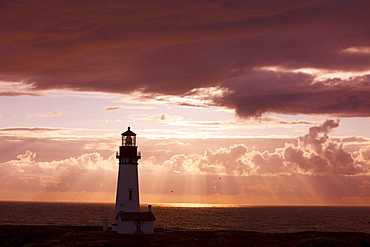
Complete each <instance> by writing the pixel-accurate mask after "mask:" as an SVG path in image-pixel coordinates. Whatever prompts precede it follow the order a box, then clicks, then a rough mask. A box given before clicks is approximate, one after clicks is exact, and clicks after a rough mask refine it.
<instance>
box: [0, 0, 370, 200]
mask: <svg viewBox="0 0 370 247" xmlns="http://www.w3.org/2000/svg"><path fill="white" fill-rule="evenodd" d="M369 8H370V2H369V1H368V0H352V1H347V0H307V1H306V0H302V1H289V0H261V1H252V0H246V1H237V0H234V1H229V0H227V1H226V0H219V1H213V0H212V1H164V0H159V1H118V0H117V1H114V0H107V1H97V0H96V1H91V0H81V1H63V0H61V1H48V0H47V1H46V0H41V1H40V0H37V1H32V0H27V1H22V0H19V1H11V0H4V1H0V16H1V18H0V32H1V35H0V154H1V155H0V198H1V199H0V200H11V201H65V202H106V203H114V201H115V191H116V183H117V171H118V164H117V160H116V157H115V153H116V151H117V150H118V148H119V145H120V140H121V133H122V132H124V131H126V130H127V127H129V126H130V127H131V130H132V131H134V132H135V133H136V134H137V142H138V147H139V150H140V151H141V156H142V158H141V160H140V162H139V166H138V169H139V182H140V193H141V194H140V199H141V202H142V203H190V204H191V203H208V204H246V205H356V206H357V205H358V206H361V205H367V206H369V205H370V177H369V175H370V128H369V126H370V122H369V120H370V25H369V21H370V12H369V11H368V10H369Z"/></svg>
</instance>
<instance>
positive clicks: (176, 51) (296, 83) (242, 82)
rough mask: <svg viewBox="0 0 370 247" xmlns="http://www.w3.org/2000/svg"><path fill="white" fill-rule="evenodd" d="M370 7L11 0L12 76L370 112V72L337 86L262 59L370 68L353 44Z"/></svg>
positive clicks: (4, 38)
mask: <svg viewBox="0 0 370 247" xmlns="http://www.w3.org/2000/svg"><path fill="white" fill-rule="evenodd" d="M369 7H370V2H369V1H366V0H363V1H361V0H355V1H340V0H336V1H319V0H318V1H299V2H291V1H243V2H239V1H217V2H216V1H210V2H207V1H184V2H173V1H155V2H141V1H135V2H133V3H127V2H122V1H104V2H101V1H78V2H75V1H57V2H55V1H2V2H1V3H0V14H1V20H0V30H1V33H2V35H1V37H0V43H1V46H0V54H1V58H0V80H3V81H11V82H12V81H14V82H24V83H27V84H30V85H32V87H33V89H35V90H49V89H71V90H81V91H102V92H116V93H130V92H133V91H143V92H145V93H150V94H154V95H156V94H170V95H185V94H187V93H188V92H189V91H191V90H192V89H194V88H202V87H215V86H222V87H224V88H226V89H227V90H228V94H226V95H224V97H222V98H216V99H214V100H215V103H216V104H219V105H224V106H227V107H229V108H233V109H236V112H237V113H238V114H239V115H241V116H246V117H250V116H260V115H261V114H263V113H265V112H278V113H287V114H296V113H304V114H331V113H332V114H337V115H344V116H346V115H348V116H368V115H369V113H370V107H369V100H368V99H369V98H370V97H369V96H370V95H369V78H368V77H366V76H364V77H359V78H353V79H350V80H348V83H347V84H345V83H343V81H341V82H340V83H337V84H336V85H332V84H331V83H332V81H327V82H321V83H319V82H316V83H313V82H314V78H313V77H311V76H309V75H307V74H303V73H298V74H297V73H283V72H275V73H270V72H266V71H256V70H255V69H256V68H261V67H268V66H280V67H284V68H289V69H298V68H307V67H311V68H316V69H331V70H338V71H355V70H356V71H366V70H369V68H370V59H369V53H361V52H343V51H344V50H346V49H348V48H351V47H368V44H369V43H370V28H369V24H368V22H369V19H370V14H369V11H368V9H369ZM347 51H348V50H347ZM360 81H361V83H362V84H361V83H360ZM344 84H345V85H344ZM359 84H361V85H360V86H359ZM308 106H309V107H308Z"/></svg>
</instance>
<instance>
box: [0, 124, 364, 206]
mask: <svg viewBox="0 0 370 247" xmlns="http://www.w3.org/2000/svg"><path fill="white" fill-rule="evenodd" d="M339 124H340V122H339V121H338V120H331V119H328V120H326V121H324V122H323V123H320V124H317V125H315V126H312V127H311V128H309V129H308V131H307V134H305V135H302V136H300V137H297V138H296V139H285V140H278V142H276V143H275V144H274V146H275V147H274V148H271V147H270V148H269V149H267V147H268V146H266V144H265V146H263V147H264V148H261V147H260V150H258V149H256V148H255V147H253V145H257V144H258V138H256V139H253V140H250V141H249V142H245V143H246V144H242V143H239V144H235V143H236V142H237V141H239V142H242V141H244V140H242V139H233V140H225V141H224V142H223V144H224V147H220V146H219V143H217V144H215V143H214V140H203V141H202V140H192V139H184V140H183V141H180V140H177V139H160V140H150V139H145V138H144V139H143V140H140V148H141V150H142V151H143V158H142V160H140V165H139V172H140V189H141V191H142V193H143V194H144V195H145V194H163V195H172V194H173V193H171V192H170V190H173V191H175V193H176V195H179V196H184V195H188V194H190V195H201V196H204V195H212V196H222V195H228V196H237V197H238V198H240V201H239V202H241V203H247V201H249V203H251V201H253V202H254V203H258V200H265V199H266V198H270V199H269V200H268V202H269V203H284V202H285V203H295V204H297V203H298V204H299V203H301V204H307V203H308V204H320V203H329V204H341V203H342V204H343V203H345V200H350V199H351V198H354V197H356V198H366V197H369V193H368V184H369V178H368V174H369V172H370V146H368V145H367V146H362V147H361V148H359V149H358V150H357V151H355V152H349V151H346V150H345V148H344V147H343V143H342V142H341V139H340V138H330V133H332V132H333V131H335V129H336V128H338V126H339ZM51 139H52V140H51ZM51 139H48V138H44V139H41V138H39V139H34V138H33V139H32V140H28V139H25V140H23V139H21V138H20V140H18V143H15V145H16V146H19V145H20V143H19V141H22V142H21V145H22V146H24V147H27V148H34V149H35V150H38V151H37V154H36V152H35V151H32V150H31V149H26V150H25V151H24V152H23V153H17V154H16V155H15V156H14V158H11V159H8V160H5V161H2V162H1V163H0V192H1V190H7V191H24V192H43V193H49V192H58V193H71V192H86V193H98V192H99V193H114V191H115V189H116V179H117V169H118V167H117V160H116V157H115V154H114V153H112V152H111V150H110V151H109V155H102V150H98V151H99V152H94V151H91V152H90V150H88V151H86V149H83V148H82V147H83V146H84V145H86V144H88V143H90V144H91V143H93V142H92V139H90V140H84V141H82V140H81V141H77V140H59V141H56V140H54V138H51ZM109 139H111V138H109ZM352 139H356V138H351V140H352ZM357 139H359V138H357ZM1 140H2V143H6V144H8V141H9V140H8V139H6V138H5V139H4V138H3V139H1ZM13 140H14V139H13ZM103 140H104V139H100V140H98V141H97V142H96V144H98V143H102V144H104V142H103ZM65 141H67V143H68V145H65V144H66V142H65ZM106 141H107V143H108V140H106ZM271 141H272V140H271ZM27 142H29V143H30V144H34V145H27ZM198 142H201V143H200V144H199V143H198ZM284 142H285V145H284ZM9 143H13V142H9ZM40 143H41V144H40ZM196 143H198V145H195V144H196ZM38 144H40V146H38ZM45 144H47V145H45ZM269 145H272V144H271V143H270V144H269ZM46 146H47V148H48V149H47V150H45V147H46ZM41 147H43V148H44V149H41ZM56 147H59V149H58V148H56ZM98 147H99V145H97V146H96V148H98ZM265 148H266V149H265ZM261 149H262V150H261ZM263 149H265V150H263ZM52 150H57V152H55V151H54V153H50V152H52ZM71 150H74V151H75V152H74V153H73V154H72V153H70V152H71ZM76 150H77V151H76ZM158 153H160V154H161V155H158ZM242 198H244V199H243V200H244V201H243V200H242ZM253 198H254V199H253ZM256 198H257V199H256ZM264 198H265V199H264ZM292 198H294V200H293V199H292ZM274 200H276V201H274ZM358 200H360V199H358Z"/></svg>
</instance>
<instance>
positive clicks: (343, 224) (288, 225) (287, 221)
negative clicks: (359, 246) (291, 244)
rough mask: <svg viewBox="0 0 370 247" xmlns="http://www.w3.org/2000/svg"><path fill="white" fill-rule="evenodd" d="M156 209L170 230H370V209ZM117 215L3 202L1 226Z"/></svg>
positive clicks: (87, 206) (90, 207)
mask: <svg viewBox="0 0 370 247" xmlns="http://www.w3.org/2000/svg"><path fill="white" fill-rule="evenodd" d="M141 211H146V207H144V206H143V207H142V209H141ZM152 211H153V213H154V215H155V216H156V218H157V220H156V225H157V226H161V227H164V228H168V229H180V230H237V231H256V232H271V233H282V232H300V231H326V232H365V233H370V207H331V206H230V205H229V206H216V205H204V206H191V205H190V206H189V205H184V206H182V205H181V204H153V209H152ZM113 214H114V204H104V203H47V202H4V201H0V225H60V226H101V225H102V221H103V219H108V221H109V224H111V223H113V217H114V216H113Z"/></svg>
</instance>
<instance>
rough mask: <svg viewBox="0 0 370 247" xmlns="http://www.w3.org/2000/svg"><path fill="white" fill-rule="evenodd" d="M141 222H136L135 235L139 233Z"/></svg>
mask: <svg viewBox="0 0 370 247" xmlns="http://www.w3.org/2000/svg"><path fill="white" fill-rule="evenodd" d="M142 223H143V222H142V221H141V220H137V221H136V233H141V225H142Z"/></svg>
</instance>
